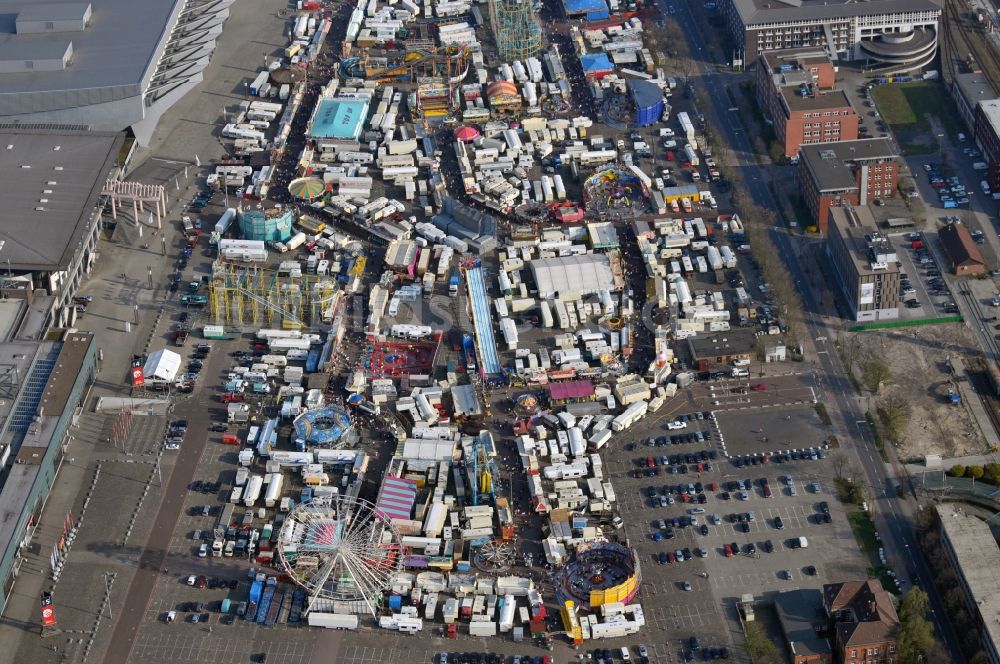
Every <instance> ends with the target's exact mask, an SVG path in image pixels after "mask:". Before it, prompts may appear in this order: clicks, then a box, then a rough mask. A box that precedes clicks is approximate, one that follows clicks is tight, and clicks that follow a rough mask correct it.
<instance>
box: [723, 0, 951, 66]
mask: <svg viewBox="0 0 1000 664" xmlns="http://www.w3.org/2000/svg"><path fill="white" fill-rule="evenodd" d="M721 10H722V14H723V18H724V20H725V21H726V25H727V27H728V28H729V33H730V34H731V35H732V37H733V41H734V42H735V44H736V48H737V49H741V50H742V51H743V61H744V62H746V63H751V64H752V63H754V62H756V61H757V56H758V55H760V54H761V53H765V52H767V51H778V50H782V49H788V48H800V47H804V46H809V47H820V48H825V49H827V51H828V52H829V53H830V54H831V55H832V56H833V57H834V58H835V59H843V60H849V61H855V60H856V61H862V62H863V65H864V67H865V69H866V70H867V71H869V72H871V73H872V74H873V75H892V74H897V73H904V72H911V71H914V70H919V69H922V68H924V67H926V66H927V65H928V64H930V63H931V62H932V61H933V60H934V56H935V55H936V53H937V31H938V23H939V21H940V18H941V7H940V6H939V5H936V4H934V2H932V1H931V0H870V1H869V2H850V1H848V0H723V2H722V4H721Z"/></svg>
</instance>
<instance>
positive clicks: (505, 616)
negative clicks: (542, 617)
mask: <svg viewBox="0 0 1000 664" xmlns="http://www.w3.org/2000/svg"><path fill="white" fill-rule="evenodd" d="M516 611H517V602H516V601H515V600H514V596H513V595H505V596H504V598H503V608H501V609H500V631H501V632H509V631H510V630H511V629H512V628H513V627H514V614H515V613H516ZM470 624H471V623H470Z"/></svg>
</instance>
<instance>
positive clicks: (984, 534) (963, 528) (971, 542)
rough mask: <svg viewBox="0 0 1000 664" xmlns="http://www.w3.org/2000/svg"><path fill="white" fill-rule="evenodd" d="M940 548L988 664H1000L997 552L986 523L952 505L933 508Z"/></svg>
mask: <svg viewBox="0 0 1000 664" xmlns="http://www.w3.org/2000/svg"><path fill="white" fill-rule="evenodd" d="M935 509H936V510H937V513H938V517H939V518H938V522H939V524H940V530H941V548H942V549H944V552H945V555H946V556H947V558H948V563H949V564H950V565H951V567H952V569H953V570H954V571H955V576H956V577H957V578H958V587H959V588H961V589H962V597H963V598H964V599H965V606H966V608H968V610H969V614H970V615H972V616H973V617H974V619H975V620H976V622H977V623H978V626H979V633H980V636H981V643H982V646H983V650H984V651H985V652H986V657H987V661H989V662H990V664H1000V548H997V541H996V538H995V537H994V536H993V532H992V530H991V528H990V525H989V523H987V522H986V521H983V520H982V519H980V518H979V517H978V516H976V515H973V514H969V513H967V512H966V511H965V510H962V509H960V508H958V507H956V505H955V504H954V503H948V504H941V505H937V506H936V507H935Z"/></svg>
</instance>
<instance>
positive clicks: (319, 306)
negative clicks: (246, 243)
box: [208, 260, 344, 329]
mask: <svg viewBox="0 0 1000 664" xmlns="http://www.w3.org/2000/svg"><path fill="white" fill-rule="evenodd" d="M208 292H209V296H208V303H209V310H210V312H211V316H212V318H213V320H214V321H215V322H216V323H217V324H219V325H253V326H260V327H278V326H280V327H282V328H285V329H298V328H301V327H307V326H310V325H313V326H316V325H319V324H321V323H326V324H329V323H331V322H332V321H333V319H334V318H335V317H336V316H337V315H338V314H339V313H340V310H341V309H342V307H343V303H344V294H343V291H341V290H339V289H338V284H337V282H336V279H334V278H332V277H329V276H325V275H322V276H317V275H312V274H295V275H293V274H291V273H288V272H284V271H281V270H273V269H267V268H263V267H261V266H258V265H249V264H243V263H230V262H226V261H222V260H218V261H216V262H215V263H214V264H213V265H212V278H211V279H210V280H209V282H208Z"/></svg>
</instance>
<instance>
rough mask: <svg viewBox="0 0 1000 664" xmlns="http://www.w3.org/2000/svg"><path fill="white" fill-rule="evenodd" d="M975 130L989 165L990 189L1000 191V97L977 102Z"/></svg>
mask: <svg viewBox="0 0 1000 664" xmlns="http://www.w3.org/2000/svg"><path fill="white" fill-rule="evenodd" d="M975 132H976V145H978V146H979V149H980V150H982V151H983V157H984V159H983V161H985V162H986V163H987V164H988V165H989V170H988V171H987V181H988V182H989V183H990V189H992V190H993V191H1000V99H987V100H985V101H980V102H979V103H978V104H976V112H975Z"/></svg>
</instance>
